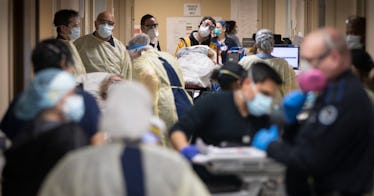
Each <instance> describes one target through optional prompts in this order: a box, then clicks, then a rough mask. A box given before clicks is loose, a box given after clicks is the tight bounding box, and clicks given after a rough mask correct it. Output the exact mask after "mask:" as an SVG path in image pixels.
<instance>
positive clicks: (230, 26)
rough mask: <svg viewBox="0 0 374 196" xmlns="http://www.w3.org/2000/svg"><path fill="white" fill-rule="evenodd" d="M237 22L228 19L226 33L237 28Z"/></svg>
mask: <svg viewBox="0 0 374 196" xmlns="http://www.w3.org/2000/svg"><path fill="white" fill-rule="evenodd" d="M235 26H236V22H235V21H234V20H228V21H226V33H228V34H231V33H232V31H233V30H234V29H235Z"/></svg>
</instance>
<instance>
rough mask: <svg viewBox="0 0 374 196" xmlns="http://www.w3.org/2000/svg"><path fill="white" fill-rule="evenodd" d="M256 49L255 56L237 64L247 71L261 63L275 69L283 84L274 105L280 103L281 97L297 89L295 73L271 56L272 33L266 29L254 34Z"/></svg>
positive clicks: (282, 61) (246, 57) (282, 60)
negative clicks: (254, 64) (255, 64)
mask: <svg viewBox="0 0 374 196" xmlns="http://www.w3.org/2000/svg"><path fill="white" fill-rule="evenodd" d="M256 48H257V54H255V55H249V56H245V57H243V58H242V59H241V60H240V61H239V64H241V65H242V66H243V67H244V69H245V70H248V69H249V68H250V67H251V65H253V63H256V62H263V63H267V64H269V65H270V66H271V67H272V68H273V69H275V70H276V71H277V72H278V74H279V75H280V76H281V78H282V81H283V84H282V85H281V88H280V89H279V91H278V92H277V95H276V98H275V100H274V103H277V104H278V103H280V102H281V99H282V97H284V95H286V94H287V93H288V92H289V91H291V90H294V89H297V84H296V80H295V71H294V70H293V68H292V67H291V65H289V64H288V62H287V61H286V60H285V59H283V58H277V57H275V56H273V55H271V52H272V51H273V48H274V37H273V33H272V32H270V31H269V30H268V29H261V30H259V31H257V33H256Z"/></svg>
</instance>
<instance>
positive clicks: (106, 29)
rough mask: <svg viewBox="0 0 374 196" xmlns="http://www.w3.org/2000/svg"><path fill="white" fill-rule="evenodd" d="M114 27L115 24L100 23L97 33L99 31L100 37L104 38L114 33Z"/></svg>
mask: <svg viewBox="0 0 374 196" xmlns="http://www.w3.org/2000/svg"><path fill="white" fill-rule="evenodd" d="M113 28H114V27H113V26H110V25H108V24H101V25H99V28H98V30H97V33H99V35H100V37H102V38H108V37H110V36H111V35H112V32H113Z"/></svg>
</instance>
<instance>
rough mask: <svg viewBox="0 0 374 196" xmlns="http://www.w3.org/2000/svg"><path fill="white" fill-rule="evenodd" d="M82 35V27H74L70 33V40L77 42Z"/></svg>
mask: <svg viewBox="0 0 374 196" xmlns="http://www.w3.org/2000/svg"><path fill="white" fill-rule="evenodd" d="M80 35H81V28H80V27H73V28H72V29H71V31H70V34H69V38H70V40H75V39H77V38H78V37H79V36H80Z"/></svg>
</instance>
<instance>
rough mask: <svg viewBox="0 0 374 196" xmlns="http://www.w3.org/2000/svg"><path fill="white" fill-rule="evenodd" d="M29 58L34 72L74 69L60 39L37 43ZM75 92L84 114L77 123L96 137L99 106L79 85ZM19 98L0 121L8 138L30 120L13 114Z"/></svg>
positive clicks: (69, 54) (13, 135)
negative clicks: (79, 98)
mask: <svg viewBox="0 0 374 196" xmlns="http://www.w3.org/2000/svg"><path fill="white" fill-rule="evenodd" d="M31 59H32V64H33V69H34V73H35V74H37V73H39V72H41V71H43V70H45V69H49V68H56V69H61V70H64V71H67V72H69V73H73V71H74V61H73V58H72V56H71V53H70V50H69V48H68V47H67V45H66V44H64V42H63V41H61V40H60V39H46V40H43V41H41V42H40V43H38V44H37V45H36V46H35V48H34V49H33V51H32V57H31ZM76 92H77V93H78V94H80V95H82V96H83V103H84V114H83V117H82V119H81V120H80V121H79V125H80V127H81V128H82V129H83V130H84V131H85V133H86V134H87V135H88V136H90V137H92V138H93V137H96V136H97V135H96V134H97V133H98V120H99V116H100V113H101V112H100V109H99V106H98V105H97V102H96V100H95V98H94V97H93V96H92V95H91V94H90V93H88V92H86V91H84V90H83V89H82V88H81V87H80V86H77V87H76ZM19 98H20V95H17V96H16V97H15V98H14V99H13V100H12V103H11V104H10V105H9V107H8V109H7V111H6V114H5V115H4V117H3V119H2V120H1V123H0V129H1V130H2V131H3V132H4V133H5V135H6V136H7V137H8V138H9V139H10V140H14V139H15V138H16V137H17V135H18V134H19V133H21V132H22V131H25V129H23V127H24V126H25V125H26V124H27V123H28V122H29V121H30V120H26V119H20V118H18V117H17V116H16V115H15V112H14V110H15V109H14V107H15V105H16V103H17V102H18V100H19Z"/></svg>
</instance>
